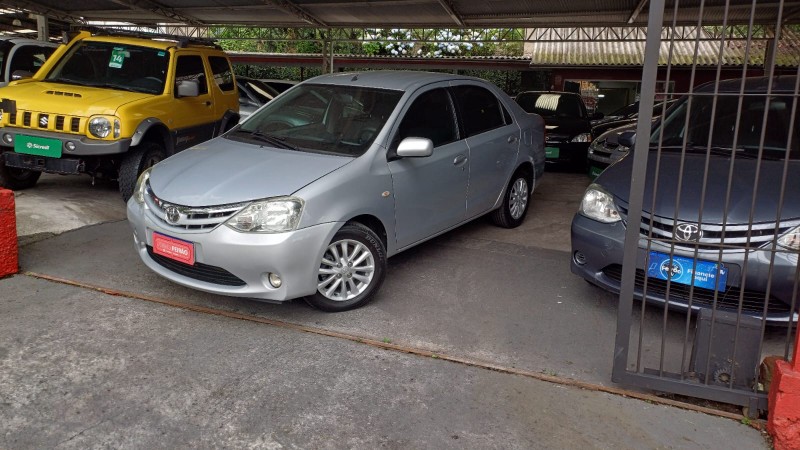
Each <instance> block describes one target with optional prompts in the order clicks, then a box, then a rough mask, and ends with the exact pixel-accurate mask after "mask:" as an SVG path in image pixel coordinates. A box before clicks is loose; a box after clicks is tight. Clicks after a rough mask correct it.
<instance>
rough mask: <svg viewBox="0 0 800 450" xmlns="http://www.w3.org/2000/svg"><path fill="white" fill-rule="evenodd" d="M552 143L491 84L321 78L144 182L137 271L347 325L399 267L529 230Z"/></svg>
mask: <svg viewBox="0 0 800 450" xmlns="http://www.w3.org/2000/svg"><path fill="white" fill-rule="evenodd" d="M317 109H321V111H316V110H317ZM287 111H294V112H292V113H289V115H290V116H292V117H296V114H297V111H305V112H307V113H308V116H307V118H308V119H309V120H308V121H305V122H303V121H292V120H286V117H287ZM276 123H280V124H282V125H283V127H282V128H280V127H276V126H275V124H276ZM543 142H544V122H543V120H542V119H541V118H540V117H539V116H537V115H534V114H527V113H526V112H525V111H523V110H522V109H521V108H520V107H519V106H518V105H517V104H516V103H514V102H513V101H512V100H511V99H510V98H509V97H508V96H507V95H506V94H504V93H503V92H502V91H501V90H499V89H498V88H497V87H496V86H494V85H492V84H491V83H488V82H485V81H483V80H479V79H476V78H470V77H463V76H457V75H447V74H433V73H423V72H380V71H376V72H367V73H360V74H352V73H341V74H332V75H324V76H320V77H317V78H314V79H311V80H308V81H306V82H304V83H302V84H300V85H298V86H296V87H294V88H292V89H291V90H289V91H287V92H285V93H284V94H282V95H280V96H279V97H277V98H276V99H275V100H273V101H271V102H269V103H267V104H266V105H265V106H264V107H263V108H261V109H259V110H258V111H257V112H256V113H254V114H253V115H252V116H251V117H250V118H249V119H248V120H246V121H245V122H243V123H241V124H239V125H238V126H237V127H236V128H234V129H233V130H231V131H229V132H228V133H226V134H224V135H223V136H220V137H219V138H217V139H213V140H211V141H209V142H207V143H204V144H203V145H200V146H196V147H194V148H193V149H191V150H189V151H185V152H182V153H179V154H177V155H175V156H173V157H170V158H168V159H166V160H165V161H163V162H161V163H159V164H157V165H155V166H154V167H153V168H151V169H149V170H147V171H146V172H145V173H143V174H142V176H141V177H140V179H139V182H138V184H137V187H136V193H135V195H134V197H133V199H132V200H130V201H129V202H128V205H127V207H128V219H129V221H130V223H131V226H132V227H133V230H134V243H135V248H136V251H137V252H138V254H139V256H140V257H141V259H142V261H143V262H144V263H145V265H147V266H148V267H149V268H150V269H152V270H153V271H155V272H156V273H158V274H160V275H161V276H163V277H165V278H167V279H169V280H172V281H174V282H176V283H179V284H183V285H185V286H189V287H192V288H195V289H199V290H203V291H208V292H213V293H217V294H222V295H230V296H240V297H253V298H257V299H262V300H268V301H277V302H280V301H285V300H289V299H293V298H299V297H305V299H306V301H308V302H309V303H310V304H311V305H313V306H315V307H317V308H320V309H323V310H326V311H343V310H347V309H351V308H355V307H358V306H361V305H364V304H365V303H367V302H368V301H369V300H370V299H371V298H372V297H373V296H374V294H375V293H376V292H377V291H378V289H379V287H380V286H381V283H382V282H383V279H384V276H385V274H386V271H387V266H386V259H387V258H388V257H390V256H392V255H395V254H397V253H399V252H401V251H403V250H406V249H408V248H411V247H413V246H415V245H417V244H420V243H422V242H424V241H426V240H428V239H430V238H432V237H434V236H436V235H438V234H441V233H444V232H446V231H448V230H451V229H453V228H455V227H457V226H459V225H461V224H463V223H466V222H468V221H470V220H472V219H475V218H477V217H480V216H482V215H484V214H489V215H490V217H491V218H492V220H493V221H494V222H495V223H496V224H498V225H499V226H502V227H507V228H513V227H516V226H518V225H520V224H521V223H522V221H523V220H524V218H525V215H526V213H527V211H528V206H529V198H530V194H531V191H532V190H533V189H534V188H535V187H536V186H537V185H538V184H539V182H540V180H541V177H542V174H543V172H544V159H545V157H544V146H543Z"/></svg>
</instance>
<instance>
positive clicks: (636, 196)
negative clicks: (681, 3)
mask: <svg viewBox="0 0 800 450" xmlns="http://www.w3.org/2000/svg"><path fill="white" fill-rule="evenodd" d="M664 2H665V0H653V1H651V2H650V13H649V17H648V20H647V41H646V43H645V48H644V70H643V71H642V87H641V94H640V96H639V120H638V124H637V126H636V144H635V146H634V151H633V171H632V175H631V191H630V197H629V198H630V204H629V206H628V226H627V228H626V230H625V248H624V251H623V256H622V284H621V286H620V293H619V307H618V309H617V336H616V342H615V345H614V368H613V370H612V375H611V379H612V381H614V382H622V381H624V380H625V375H626V373H627V370H628V349H629V347H630V346H629V342H630V330H631V327H630V324H631V313H632V311H633V291H634V283H635V276H636V257H637V253H638V250H639V226H638V224H639V221H640V220H641V219H640V218H641V217H642V204H643V198H644V185H645V175H646V173H647V157H648V153H649V147H650V124H651V120H652V118H653V117H652V116H653V104H654V103H655V102H654V98H655V93H656V81H657V75H658V57H659V53H660V50H661V28H662V26H663V25H664Z"/></svg>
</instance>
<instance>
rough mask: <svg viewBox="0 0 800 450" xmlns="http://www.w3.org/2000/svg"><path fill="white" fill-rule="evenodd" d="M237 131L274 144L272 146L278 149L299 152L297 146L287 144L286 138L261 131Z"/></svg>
mask: <svg viewBox="0 0 800 450" xmlns="http://www.w3.org/2000/svg"><path fill="white" fill-rule="evenodd" d="M236 131H238V132H240V133H245V134H248V135H250V136H251V137H254V138H256V139H258V140H260V141H261V142H266V143H267V144H272V145H274V146H276V147H279V148H286V149H289V150H299V148H298V147H297V146H296V145H292V144H290V143H288V142H286V138H282V137H278V136H275V135H274V134H269V133H264V132H263V131H261V130H253V131H249V130H243V129H241V128H239V129H238V130H236Z"/></svg>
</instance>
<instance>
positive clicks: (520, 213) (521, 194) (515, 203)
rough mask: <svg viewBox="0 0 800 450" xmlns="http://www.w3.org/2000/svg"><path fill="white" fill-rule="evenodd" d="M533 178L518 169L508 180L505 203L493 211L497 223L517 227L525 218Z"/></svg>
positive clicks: (493, 217) (492, 214)
mask: <svg viewBox="0 0 800 450" xmlns="http://www.w3.org/2000/svg"><path fill="white" fill-rule="evenodd" d="M530 182H531V178H530V176H529V175H528V174H527V173H526V172H525V171H522V170H518V171H517V172H516V173H514V176H512V177H511V181H509V182H508V186H507V187H506V192H505V194H504V195H503V204H501V205H500V208H498V209H495V210H494V211H492V212H491V219H492V222H494V224H495V225H497V226H499V227H503V228H516V227H518V226H520V225H521V224H522V222H523V221H524V220H525V216H526V215H527V214H528V206H529V204H530V197H531V187H530Z"/></svg>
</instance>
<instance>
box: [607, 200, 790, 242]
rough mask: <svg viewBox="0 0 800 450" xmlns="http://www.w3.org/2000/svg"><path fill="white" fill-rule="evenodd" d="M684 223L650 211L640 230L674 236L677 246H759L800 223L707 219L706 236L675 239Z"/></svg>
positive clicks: (655, 236)
mask: <svg viewBox="0 0 800 450" xmlns="http://www.w3.org/2000/svg"><path fill="white" fill-rule="evenodd" d="M619 212H620V214H621V215H622V216H623V217H625V218H627V215H628V211H627V209H625V208H622V207H620V208H619ZM681 223H686V222H685V221H682V220H677V219H673V218H667V217H659V216H651V215H650V214H648V213H646V212H642V220H641V223H640V225H639V233H640V235H641V236H642V237H644V238H649V237H650V235H651V233H652V238H653V239H667V240H673V242H674V243H675V247H676V248H684V249H687V250H693V249H695V248H698V249H703V250H719V249H724V248H733V249H747V248H758V247H761V246H763V245H765V244H768V243H770V242H772V241H774V240H775V239H777V238H778V237H779V236H781V235H782V234H784V233H786V232H788V231H789V230H791V229H792V228H795V227H797V226H800V221H799V220H793V221H786V222H781V223H780V224H779V226H778V228H777V232H776V227H775V225H776V224H775V223H774V222H767V223H754V224H752V225H748V224H744V225H740V224H726V225H725V226H724V227H723V226H722V225H718V224H709V223H703V224H700V225H699V226H700V230H701V231H702V237H701V238H700V239H699V240H697V241H696V242H695V241H687V242H681V241H679V240H675V227H677V226H678V225H679V224H681ZM723 235H724V237H723ZM748 235H749V237H748Z"/></svg>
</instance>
